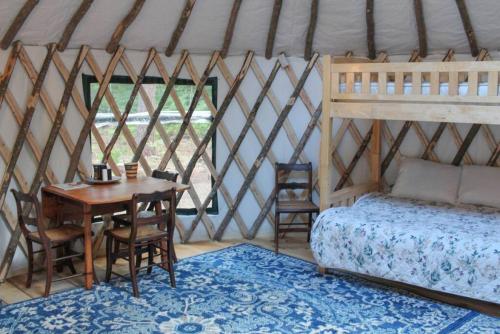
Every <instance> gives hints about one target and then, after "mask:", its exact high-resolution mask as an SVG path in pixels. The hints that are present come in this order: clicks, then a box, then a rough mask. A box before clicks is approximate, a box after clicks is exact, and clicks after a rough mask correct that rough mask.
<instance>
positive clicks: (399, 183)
mask: <svg viewBox="0 0 500 334" xmlns="http://www.w3.org/2000/svg"><path fill="white" fill-rule="evenodd" d="M459 184H460V167H456V166H453V165H446V164H440V163H437V162H432V161H427V160H422V159H410V158H405V159H403V161H402V162H401V166H400V168H399V172H398V177H397V179H396V183H395V185H394V187H393V188H392V192H391V195H393V196H397V197H406V198H413V199H420V200H426V201H436V202H444V203H450V204H455V203H456V202H457V193H458V187H459Z"/></svg>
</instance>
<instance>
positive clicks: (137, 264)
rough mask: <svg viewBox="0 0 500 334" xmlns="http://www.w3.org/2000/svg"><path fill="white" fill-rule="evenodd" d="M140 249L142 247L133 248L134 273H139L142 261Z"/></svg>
mask: <svg viewBox="0 0 500 334" xmlns="http://www.w3.org/2000/svg"><path fill="white" fill-rule="evenodd" d="M142 250H143V247H142V246H139V247H136V248H135V253H136V254H135V268H136V273H139V268H140V267H141V263H142Z"/></svg>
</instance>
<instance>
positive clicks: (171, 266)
mask: <svg viewBox="0 0 500 334" xmlns="http://www.w3.org/2000/svg"><path fill="white" fill-rule="evenodd" d="M168 275H169V276H170V286H171V287H172V288H175V286H176V284H175V273H174V255H173V247H168Z"/></svg>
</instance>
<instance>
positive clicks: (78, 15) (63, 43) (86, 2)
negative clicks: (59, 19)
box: [57, 0, 94, 52]
mask: <svg viewBox="0 0 500 334" xmlns="http://www.w3.org/2000/svg"><path fill="white" fill-rule="evenodd" d="M93 2H94V0H82V3H81V4H80V6H79V7H78V9H77V10H76V11H75V13H74V14H73V16H72V17H71V19H70V20H69V22H68V24H67V25H66V28H64V32H63V34H62V35H61V39H60V40H59V43H57V51H59V52H63V51H64V50H66V47H67V46H68V43H69V41H70V39H71V36H72V35H73V33H74V32H75V30H76V27H77V26H78V23H80V21H81V20H82V19H83V17H84V16H85V14H86V13H87V11H88V10H89V8H90V6H91V5H92V3H93Z"/></svg>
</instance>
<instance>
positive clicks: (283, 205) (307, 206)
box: [276, 200, 319, 213]
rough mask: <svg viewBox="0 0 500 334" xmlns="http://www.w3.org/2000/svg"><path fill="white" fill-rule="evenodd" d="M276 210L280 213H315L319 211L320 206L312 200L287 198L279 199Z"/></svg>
mask: <svg viewBox="0 0 500 334" xmlns="http://www.w3.org/2000/svg"><path fill="white" fill-rule="evenodd" d="M276 211H277V212H279V213H298V212H305V213H308V212H310V213H314V212H319V208H318V207H317V206H316V205H315V204H314V203H313V202H311V201H304V200H295V201H294V200H286V201H278V203H277V204H276Z"/></svg>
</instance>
